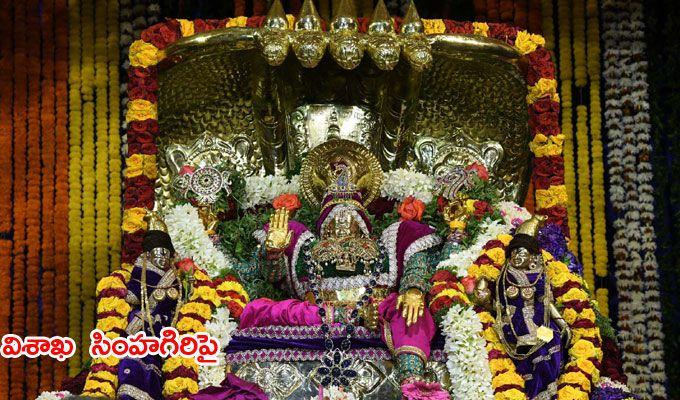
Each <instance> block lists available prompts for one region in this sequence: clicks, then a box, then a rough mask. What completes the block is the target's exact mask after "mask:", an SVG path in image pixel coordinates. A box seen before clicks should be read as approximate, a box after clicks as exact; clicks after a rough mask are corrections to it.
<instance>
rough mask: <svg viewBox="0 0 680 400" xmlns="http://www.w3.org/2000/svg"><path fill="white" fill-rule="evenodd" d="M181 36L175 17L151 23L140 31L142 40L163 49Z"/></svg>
mask: <svg viewBox="0 0 680 400" xmlns="http://www.w3.org/2000/svg"><path fill="white" fill-rule="evenodd" d="M181 37H182V32H181V30H180V27H179V21H177V20H175V19H171V20H168V21H166V22H162V23H160V24H156V25H153V26H151V27H149V28H147V29H145V30H144V31H142V40H143V41H145V42H147V43H151V44H153V45H154V46H156V47H158V48H159V49H161V50H163V49H164V48H166V47H167V46H168V45H169V44H170V43H173V42H176V41H177V40H179V39H180V38H181Z"/></svg>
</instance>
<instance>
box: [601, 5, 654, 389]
mask: <svg viewBox="0 0 680 400" xmlns="http://www.w3.org/2000/svg"><path fill="white" fill-rule="evenodd" d="M602 19H603V22H604V23H603V34H602V37H603V38H604V45H605V51H604V60H605V70H604V76H605V83H606V88H605V95H606V102H605V105H606V112H605V116H606V119H605V126H606V128H607V138H608V149H609V153H608V156H607V160H608V164H609V176H610V187H611V190H610V193H609V196H610V200H611V203H612V207H613V209H614V211H615V212H616V214H617V215H616V217H615V219H614V221H613V224H612V225H613V228H614V240H613V243H612V246H613V250H614V258H615V261H616V277H617V288H618V291H619V307H618V317H619V318H618V328H619V329H618V338H619V340H620V342H621V345H622V348H623V350H624V352H623V369H624V371H625V372H626V373H627V374H628V378H629V384H630V387H631V389H632V390H633V391H634V392H635V393H638V394H639V395H640V396H641V397H642V398H643V399H652V398H659V399H661V398H665V397H666V391H665V386H664V384H665V381H666V375H665V365H664V361H663V341H662V339H663V333H662V331H661V328H662V324H661V313H660V309H661V305H660V301H659V287H658V285H659V282H658V265H657V263H656V258H655V255H654V252H655V250H656V246H655V243H654V240H655V234H654V227H653V225H652V222H653V218H654V205H653V187H652V186H651V184H650V182H651V179H652V173H651V164H650V163H649V154H650V152H651V147H650V140H651V138H650V125H649V104H648V103H647V83H646V77H647V73H646V68H647V62H646V61H645V57H644V51H645V43H644V29H642V28H643V27H644V20H643V16H642V2H641V1H630V2H628V1H608V2H606V3H605V4H604V6H603V14H602ZM640 294H644V299H643V298H642V297H639V296H640Z"/></svg>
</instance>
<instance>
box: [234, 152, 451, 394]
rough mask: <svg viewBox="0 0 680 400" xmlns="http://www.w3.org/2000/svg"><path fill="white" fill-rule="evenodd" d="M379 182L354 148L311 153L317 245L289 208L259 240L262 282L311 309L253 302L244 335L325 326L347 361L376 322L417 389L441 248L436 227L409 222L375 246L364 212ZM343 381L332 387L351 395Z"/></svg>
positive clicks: (368, 157)
mask: <svg viewBox="0 0 680 400" xmlns="http://www.w3.org/2000/svg"><path fill="white" fill-rule="evenodd" d="M381 180H382V170H381V169H380V165H379V163H378V160H377V159H376V158H375V156H374V155H373V154H371V153H370V152H369V151H368V150H367V149H365V148H364V147H363V146H361V145H359V144H357V143H354V142H350V141H346V140H330V141H328V142H326V143H324V144H322V145H320V146H317V147H316V148H314V149H313V150H312V151H311V152H310V154H309V156H308V157H307V160H306V161H305V164H303V168H302V173H301V186H302V188H303V189H302V191H303V193H304V194H305V197H306V198H307V200H308V201H310V202H316V203H317V204H318V203H320V205H321V211H320V216H319V219H318V220H317V224H316V231H317V235H315V234H313V233H312V232H310V231H309V230H308V229H307V227H305V226H304V225H303V224H302V223H300V222H298V221H295V220H293V219H291V216H292V213H291V212H290V210H288V209H287V208H285V207H283V208H279V209H278V210H277V211H276V213H275V214H274V215H273V216H272V218H271V221H270V223H269V224H268V225H267V226H265V227H264V229H263V231H261V232H260V234H259V238H260V240H261V243H262V247H261V255H260V258H259V263H260V270H261V274H262V276H264V277H266V279H268V280H269V281H271V282H273V283H275V284H276V285H279V286H283V287H287V288H288V290H289V291H290V292H291V293H293V294H294V295H295V296H296V297H297V298H298V299H305V300H306V301H304V302H302V301H300V300H284V301H282V302H275V301H272V300H269V299H258V300H254V301H252V302H250V303H249V304H248V305H247V306H246V308H245V310H244V311H243V314H242V315H241V321H240V327H241V328H244V327H249V326H263V325H321V328H322V332H324V333H326V334H328V332H329V330H330V328H331V327H332V326H337V325H341V326H344V327H345V329H346V333H347V338H348V339H347V341H345V340H343V341H342V344H341V346H340V348H339V349H338V348H335V347H334V345H333V342H332V341H330V343H329V341H328V340H327V341H326V343H327V344H329V345H330V346H327V350H328V351H329V352H331V353H333V354H334V355H335V354H338V356H337V359H343V360H344V358H343V357H344V356H342V355H341V354H339V353H340V352H344V351H346V350H349V348H350V346H351V342H350V341H349V338H350V337H351V334H352V332H353V331H354V328H355V325H356V324H358V323H359V322H360V321H361V322H362V323H363V324H364V325H365V326H366V327H368V328H369V329H372V328H376V326H377V325H378V320H379V323H380V326H381V328H382V333H383V340H384V341H385V343H386V344H387V346H388V348H389V349H390V350H391V351H392V352H393V356H394V357H395V360H396V363H397V366H398V368H399V373H400V379H401V380H402V382H410V381H418V380H422V379H423V373H424V366H425V363H426V362H427V359H428V357H429V354H430V342H431V340H432V338H433V336H434V332H435V325H434V322H433V319H432V316H431V315H430V313H429V310H428V309H427V308H426V307H425V303H424V300H425V293H427V291H428V289H429V287H428V285H429V283H428V277H429V275H430V274H431V272H432V271H431V269H432V268H433V261H434V259H435V257H436V255H437V254H438V252H439V245H440V244H441V242H442V240H441V238H440V237H439V236H437V235H436V234H435V232H434V229H433V228H432V227H430V226H428V225H426V224H423V223H420V222H417V221H412V220H403V221H398V222H395V223H394V224H392V225H391V226H389V227H387V228H386V229H385V230H384V232H383V234H382V236H381V238H380V239H378V240H375V239H374V238H373V237H371V223H370V220H369V218H368V215H367V212H366V209H365V204H367V203H368V202H370V201H371V200H372V198H374V197H375V196H376V195H377V192H378V191H379V187H380V182H381ZM376 317H377V318H376ZM327 339H328V337H327ZM331 358H332V357H331ZM346 365H349V363H346ZM319 372H325V369H324V368H319ZM344 376H345V377H349V378H351V377H353V374H352V373H348V374H347V375H344ZM343 379H344V378H340V379H339V380H337V382H339V384H336V380H335V379H333V378H329V379H328V380H327V381H326V382H325V383H333V385H334V386H347V385H346V383H347V382H348V380H347V379H344V380H343ZM321 382H322V384H324V386H326V384H325V383H324V381H323V380H322V381H321Z"/></svg>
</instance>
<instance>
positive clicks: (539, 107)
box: [529, 97, 560, 114]
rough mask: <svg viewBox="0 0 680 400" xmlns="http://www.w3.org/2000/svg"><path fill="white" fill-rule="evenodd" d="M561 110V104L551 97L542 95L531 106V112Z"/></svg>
mask: <svg viewBox="0 0 680 400" xmlns="http://www.w3.org/2000/svg"><path fill="white" fill-rule="evenodd" d="M544 112H560V104H559V103H558V102H556V101H553V100H552V99H551V98H550V97H541V98H540V99H538V100H536V101H535V102H534V104H532V105H531V107H529V113H535V114H540V113H544Z"/></svg>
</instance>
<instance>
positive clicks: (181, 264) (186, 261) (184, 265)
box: [177, 258, 196, 272]
mask: <svg viewBox="0 0 680 400" xmlns="http://www.w3.org/2000/svg"><path fill="white" fill-rule="evenodd" d="M177 268H179V269H180V270H182V271H184V272H191V271H193V270H194V269H195V268H196V264H195V263H194V260H192V259H191V258H183V259H181V260H179V261H177Z"/></svg>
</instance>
